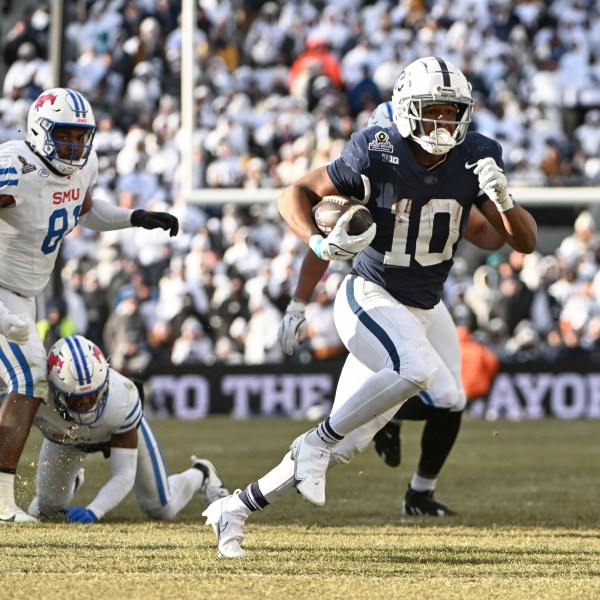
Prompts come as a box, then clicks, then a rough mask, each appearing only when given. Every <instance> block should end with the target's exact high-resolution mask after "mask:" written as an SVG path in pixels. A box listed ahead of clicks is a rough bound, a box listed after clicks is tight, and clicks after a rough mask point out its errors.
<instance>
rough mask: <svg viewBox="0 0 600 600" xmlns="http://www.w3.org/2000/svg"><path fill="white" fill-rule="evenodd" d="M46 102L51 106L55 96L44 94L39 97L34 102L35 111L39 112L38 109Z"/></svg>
mask: <svg viewBox="0 0 600 600" xmlns="http://www.w3.org/2000/svg"><path fill="white" fill-rule="evenodd" d="M46 102H50V104H52V105H53V104H54V102H56V96H55V95H54V94H44V95H43V96H40V97H39V98H38V99H37V100H36V101H35V106H34V108H35V110H39V109H40V108H42V106H44V104H45V103H46Z"/></svg>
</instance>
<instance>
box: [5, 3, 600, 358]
mask: <svg viewBox="0 0 600 600" xmlns="http://www.w3.org/2000/svg"><path fill="white" fill-rule="evenodd" d="M513 4H514V5H511V4H510V3H507V2H492V3H486V2H477V3H476V5H477V10H474V8H473V7H474V6H475V5H474V4H473V3H472V2H471V3H469V2H468V1H465V2H447V0H434V1H433V2H430V3H423V2H398V3H393V2H392V3H390V2H385V1H377V2H366V1H364V0H360V1H357V2H348V1H347V0H335V1H332V0H328V1H326V2H322V3H316V4H315V3H313V2H309V1H308V0H294V1H290V2H277V3H275V2H255V3H236V2H231V1H224V2H215V1H210V2H204V1H203V2H200V3H197V4H196V6H195V10H196V25H197V30H196V38H195V42H194V49H193V50H194V72H193V73H192V75H191V77H192V78H193V81H192V85H193V102H194V111H195V112H194V115H193V119H194V123H195V126H196V130H195V132H194V134H193V137H192V142H191V144H189V143H188V139H187V136H186V135H185V132H184V131H183V129H182V124H181V117H182V115H181V106H180V101H179V94H180V77H181V58H182V57H181V48H180V45H181V35H182V32H181V27H180V14H179V13H180V9H181V3H180V2H168V1H166V0H156V1H154V0H148V1H146V0H144V1H143V2H105V1H104V0H90V1H88V2H84V3H71V4H68V3H67V5H65V9H66V11H67V19H66V30H65V44H64V48H63V53H64V58H65V77H66V80H67V82H68V85H70V86H73V87H75V88H76V89H81V90H89V95H90V96H91V97H92V98H94V99H95V105H96V106H97V107H98V108H97V110H96V113H97V115H96V116H97V119H98V131H97V133H96V137H95V141H94V146H95V149H96V151H97V154H98V158H99V162H100V165H101V175H100V176H99V180H98V182H97V185H96V187H95V190H94V194H95V195H98V196H100V197H102V198H103V199H105V200H107V201H109V202H111V203H115V204H119V205H120V206H124V207H129V208H150V207H158V206H165V205H167V204H168V205H169V206H170V207H171V208H172V210H173V212H175V213H177V215H178V216H179V218H180V222H181V224H182V230H181V233H180V235H179V236H178V237H177V238H174V239H173V240H170V241H169V242H167V243H164V242H160V243H159V242H158V239H157V238H156V236H152V235H151V234H150V235H145V234H144V233H142V232H133V231H132V230H123V231H121V232H115V233H111V234H110V235H103V236H102V238H99V237H98V236H96V235H94V234H93V233H90V232H87V233H82V232H80V231H78V230H76V232H75V233H74V234H72V235H70V236H69V237H68V238H67V239H66V241H65V243H64V244H63V248H62V253H63V258H64V260H65V264H66V265H67V268H66V269H65V271H64V273H63V277H62V281H61V283H62V284H63V285H64V286H65V288H66V291H65V298H67V299H68V301H69V308H68V314H69V316H71V317H72V318H74V319H75V320H76V322H77V327H78V329H80V328H81V327H84V326H85V323H86V321H87V326H86V327H87V332H85V334H86V336H87V337H89V338H91V339H92V340H94V341H96V343H98V344H100V345H101V346H102V331H103V329H104V326H105V324H106V322H107V318H108V314H109V312H110V311H111V310H113V307H114V306H115V302H116V304H117V305H121V302H120V294H119V291H120V290H122V288H123V287H124V286H125V289H129V286H133V287H134V288H135V289H136V294H137V295H139V299H138V300H137V302H138V310H137V312H138V313H139V314H138V316H141V317H142V320H143V322H144V324H145V325H146V326H148V325H150V326H151V325H152V324H153V323H155V322H165V323H167V324H168V325H169V326H171V327H172V328H173V330H174V335H177V334H178V333H179V327H180V326H181V323H182V322H183V321H184V320H185V319H186V318H187V317H189V316H193V317H195V318H196V319H198V320H199V321H200V322H201V323H202V324H203V328H204V330H205V332H206V334H208V335H209V336H210V337H211V339H213V338H214V340H215V342H216V344H215V354H216V356H217V358H216V360H217V361H221V360H222V361H223V362H228V363H229V364H237V362H238V361H240V360H244V359H241V358H240V357H241V356H242V355H243V354H246V355H247V356H248V357H251V358H249V359H248V360H252V361H258V360H263V359H264V358H263V357H264V356H268V358H267V360H277V356H276V354H277V353H276V352H275V351H273V352H271V350H273V349H271V348H267V349H265V347H264V344H263V342H264V340H262V339H260V337H259V335H258V334H257V333H256V332H257V331H258V327H259V326H258V325H257V323H259V324H260V323H262V324H263V325H264V326H265V327H266V328H267V330H268V324H269V323H270V322H271V318H272V315H273V314H275V313H277V311H278V310H280V309H281V308H282V307H284V306H285V305H286V304H287V299H288V298H289V289H290V282H293V281H294V280H295V278H296V277H297V272H298V267H299V260H298V257H299V254H300V255H301V252H300V251H299V250H300V248H301V247H302V244H301V243H300V242H299V240H297V239H296V238H295V236H293V235H292V236H290V235H289V230H288V228H287V227H284V226H283V225H282V223H281V220H280V218H279V216H278V214H277V212H276V211H272V210H270V208H272V207H267V206H266V205H264V204H258V205H256V206H255V207H253V208H251V209H247V208H246V207H244V206H239V205H235V204H225V205H217V204H210V205H206V206H202V207H199V206H197V205H194V204H192V203H190V202H188V201H187V199H186V198H185V197H184V193H183V192H182V173H180V163H181V154H182V153H190V154H191V160H192V162H193V174H192V176H193V183H194V186H196V187H211V186H216V187H221V188H236V187H238V186H240V187H245V188H247V189H250V190H260V189H265V188H275V187H282V186H285V185H286V184H288V183H290V182H291V181H293V180H294V179H296V178H297V177H298V176H299V175H300V174H302V173H304V172H306V171H307V170H308V169H310V168H312V167H314V166H320V165H325V164H327V163H328V162H329V161H330V160H331V158H332V157H333V156H336V155H337V154H339V151H340V149H341V146H342V145H343V139H345V138H347V137H348V136H349V134H350V132H351V131H353V130H355V129H357V128H358V127H361V126H364V125H365V123H366V119H367V118H368V114H367V113H368V109H367V106H368V105H369V104H370V102H371V101H373V98H375V97H376V94H377V92H379V93H380V94H381V97H390V95H391V92H392V87H393V85H394V82H395V80H396V79H397V77H398V75H399V73H400V72H401V70H402V69H403V67H404V66H405V64H407V63H408V62H410V61H412V60H413V59H414V58H416V57H417V56H419V55H424V54H433V55H439V56H449V57H450V58H451V59H452V60H454V61H455V62H457V63H458V64H459V65H460V66H461V68H462V69H463V71H464V72H465V73H466V74H467V76H468V78H469V80H470V81H471V83H472V85H473V88H474V94H473V96H474V101H475V103H476V109H475V115H474V116H475V119H474V122H473V124H472V126H473V127H474V128H475V129H477V130H478V131H481V132H482V133H484V134H487V135H490V136H492V137H496V138H497V139H498V140H499V141H500V142H501V144H502V146H503V155H504V158H505V170H506V171H507V173H509V175H510V178H511V180H512V181H513V182H515V184H516V183H517V182H518V184H519V185H563V184H568V185H571V184H577V185H579V184H584V185H595V184H596V183H598V181H599V180H600V175H599V173H600V149H599V144H600V112H599V110H598V107H599V106H600V60H599V57H600V43H599V42H598V41H597V40H598V39H600V38H599V36H598V33H599V32H600V12H599V11H598V10H597V8H596V7H591V5H589V6H588V5H587V4H585V3H582V2H579V0H565V1H562V0H561V1H559V0H551V1H550V2H547V3H539V2H538V3H536V2H533V3H532V2H521V3H516V4H515V3H513ZM588 4H589V3H588ZM2 18H3V23H4V15H3V16H2ZM7 19H11V20H12V21H11V22H14V23H15V25H14V26H13V27H12V28H11V29H10V31H9V33H8V35H6V36H5V39H3V40H2V55H3V57H4V65H3V69H1V70H2V71H3V72H4V73H6V74H7V76H6V77H5V81H4V85H5V87H10V88H11V90H12V89H13V88H14V89H17V88H24V91H23V90H21V91H18V92H14V93H13V92H10V93H9V94H7V93H6V91H5V94H4V95H3V98H2V99H1V100H0V142H1V141H2V140H3V139H12V138H13V137H14V135H15V131H16V132H17V133H18V132H22V131H24V122H25V119H26V110H27V108H28V102H27V101H25V100H24V99H23V97H22V95H23V94H25V95H26V94H27V93H29V92H28V91H27V89H28V87H29V88H34V87H35V86H41V87H50V85H49V84H46V83H44V84H43V85H42V84H41V83H40V81H42V80H43V81H45V79H44V78H46V77H47V76H48V73H49V70H48V63H47V54H46V52H47V48H48V36H49V24H50V13H49V4H48V3H46V2H44V3H38V5H37V6H35V7H31V4H30V3H29V4H27V6H25V5H22V6H21V5H18V4H16V3H12V5H11V11H10V13H9V14H8V15H7ZM7 22H8V21H7ZM32 47H33V48H34V50H35V52H34V53H32ZM18 54H20V56H18ZM40 61H41V62H40ZM17 63H18V64H17ZM35 65H38V67H39V68H38V67H35ZM9 70H10V75H9V74H8V72H9ZM32 71H35V75H34V76H33V78H32V76H31V73H32ZM19 78H20V79H21V80H22V81H23V82H24V83H17V84H15V83H14V81H15V79H16V80H19ZM11 82H12V83H11ZM15 86H16V87H15ZM595 225H596V224H595V219H594V214H592V213H591V212H588V211H584V212H582V213H581V215H580V217H579V218H578V219H577V221H576V224H575V227H574V230H573V233H572V235H570V236H568V237H567V238H566V239H565V240H564V241H563V242H562V243H561V244H560V248H559V249H558V250H557V251H556V253H555V254H549V255H547V256H538V255H536V256H532V257H531V259H530V261H529V259H528V264H525V262H524V263H523V264H522V265H521V266H519V265H518V264H517V265H515V264H514V260H516V259H515V257H513V256H511V255H509V256H508V258H507V259H506V260H505V258H504V257H503V256H502V255H491V256H490V258H489V259H488V260H486V261H485V263H484V264H482V265H480V264H478V261H476V260H473V261H470V265H469V267H470V270H469V271H468V272H465V269H463V271H462V272H461V268H462V267H463V266H464V265H461V263H460V260H457V261H456V264H455V269H454V270H453V271H456V273H454V272H453V273H452V274H451V278H450V279H449V280H448V283H447V286H446V288H445V294H446V296H447V299H448V301H449V305H450V306H452V307H453V312H454V316H455V318H456V319H457V321H460V322H461V323H463V322H464V323H466V324H468V325H469V326H471V327H474V326H477V327H478V328H479V329H478V330H477V331H475V330H474V331H473V334H474V335H475V336H476V339H477V340H480V341H485V342H486V343H489V344H491V345H492V346H493V347H494V348H495V349H496V351H497V352H498V353H500V352H501V351H504V342H506V340H507V337H508V335H509V332H508V331H506V328H507V326H508V327H510V329H511V330H514V336H513V338H517V337H519V336H518V335H517V333H518V332H517V330H518V327H519V326H518V324H517V323H518V322H520V321H522V320H523V319H524V318H525V319H526V320H527V321H530V323H531V324H532V329H534V330H535V331H536V332H537V334H538V336H539V340H538V343H539V345H540V348H542V349H543V348H544V347H545V346H546V345H548V346H550V349H549V350H548V352H549V353H550V354H552V353H553V352H554V353H555V355H557V356H558V355H560V356H574V355H575V354H576V353H577V352H579V351H580V350H581V349H582V348H590V349H591V348H595V346H596V341H595V340H596V337H597V336H596V335H595V324H596V321H597V317H596V314H595V310H596V309H595V304H596V303H598V302H600V274H599V270H598V264H599V263H600V247H599V244H598V240H597V235H596V231H595ZM225 257H226V258H225ZM497 259H499V260H497ZM178 262H179V263H183V267H180V266H177V267H176V265H177V264H178ZM171 267H173V270H171ZM175 267H176V268H175ZM337 267H338V265H331V267H330V269H336V268H337ZM471 270H472V271H474V273H473V283H471V275H472V274H471ZM173 271H175V272H173ZM249 302H250V303H251V305H252V315H251V314H250V310H249ZM122 310H123V307H122V306H120V307H119V308H118V312H121V311H122ZM500 315H502V318H503V319H505V320H506V323H502V327H500V326H499V324H500V323H501V321H499V320H498V318H499V316H500ZM273 320H274V319H273ZM209 323H210V325H209ZM519 331H521V335H520V342H523V341H526V338H527V337H528V331H527V328H525V331H526V333H522V330H519ZM155 333H156V335H154V334H152V335H151V337H152V338H154V337H158V338H160V339H162V340H163V341H162V342H159V344H158V349H157V350H156V351H158V352H163V351H164V349H165V348H164V345H165V344H170V345H172V342H173V335H170V336H167V335H166V334H164V332H163V335H162V336H161V335H159V332H155ZM144 335H145V334H144ZM149 335H150V334H149ZM529 337H531V336H529ZM131 338H132V339H130V340H129V341H128V344H129V348H128V349H127V350H126V351H125V352H124V353H122V354H123V356H128V357H129V358H128V362H127V365H129V366H127V368H131V365H132V364H134V363H135V362H136V360H137V363H138V365H139V364H143V362H144V360H146V358H144V357H145V354H146V352H149V353H150V354H151V355H152V352H154V351H151V350H148V349H147V348H145V347H144V344H145V343H146V339H137V338H135V337H134V336H133V335H132V336H131ZM137 342H139V344H141V346H139V345H138V347H136V348H133V345H135V344H136V343H137ZM520 342H518V343H517V341H515V339H513V340H512V342H511V343H510V344H508V352H509V353H510V351H512V350H513V349H515V348H519V349H520V350H518V351H519V352H520V354H519V356H520V358H523V356H528V355H529V353H530V352H529V350H528V351H527V352H523V351H522V350H523V348H522V345H521V344H520ZM153 343H154V342H153ZM254 344H257V348H258V349H257V350H255V349H254V348H253V347H252V346H253V345H254ZM249 346H250V347H249ZM590 352H591V350H590ZM136 357H137V359H136ZM124 364H125V363H124Z"/></svg>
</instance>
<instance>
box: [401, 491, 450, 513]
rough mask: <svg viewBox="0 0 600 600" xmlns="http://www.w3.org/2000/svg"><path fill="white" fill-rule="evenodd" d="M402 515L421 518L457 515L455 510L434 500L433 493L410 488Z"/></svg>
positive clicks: (405, 497) (403, 502) (405, 498)
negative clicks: (422, 516) (424, 516)
mask: <svg viewBox="0 0 600 600" xmlns="http://www.w3.org/2000/svg"><path fill="white" fill-rule="evenodd" d="M402 514H403V515H412V516H421V515H429V516H432V517H447V516H450V515H455V514H456V513H455V512H454V511H453V510H450V509H449V508H448V507H447V506H444V505H443V504H441V503H440V502H437V501H436V500H434V499H433V491H431V490H430V491H428V492H417V491H416V490H413V489H412V488H411V487H410V484H409V486H408V491H407V492H406V495H405V496H404V500H403V501H402Z"/></svg>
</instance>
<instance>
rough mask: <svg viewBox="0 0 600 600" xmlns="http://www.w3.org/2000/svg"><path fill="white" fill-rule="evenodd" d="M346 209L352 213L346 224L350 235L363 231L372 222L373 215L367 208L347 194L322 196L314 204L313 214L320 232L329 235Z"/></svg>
mask: <svg viewBox="0 0 600 600" xmlns="http://www.w3.org/2000/svg"><path fill="white" fill-rule="evenodd" d="M348 211H351V212H352V213H353V215H352V219H351V220H350V223H349V225H348V233H349V234H350V235H358V234H360V233H364V232H365V231H366V230H367V229H368V228H369V227H370V226H371V224H372V223H373V216H372V215H371V213H370V211H369V209H368V208H367V207H366V206H364V205H363V204H361V203H360V202H358V201H357V200H353V199H352V198H349V197H348V196H324V197H323V199H322V200H321V201H320V202H319V203H318V204H316V205H315V206H314V208H313V215H314V217H315V223H316V224H317V227H318V228H319V229H320V230H321V233H323V235H329V234H330V233H331V230H332V229H333V228H334V227H335V224H336V223H337V222H338V219H339V218H340V217H341V216H342V215H343V214H344V213H346V212H348Z"/></svg>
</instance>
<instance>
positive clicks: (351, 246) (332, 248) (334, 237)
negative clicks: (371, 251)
mask: <svg viewBox="0 0 600 600" xmlns="http://www.w3.org/2000/svg"><path fill="white" fill-rule="evenodd" d="M351 219H352V213H351V212H350V211H348V212H347V213H345V214H343V215H342V216H341V217H340V219H339V221H338V222H337V223H336V224H335V227H334V228H333V229H332V230H331V233H330V234H329V235H328V236H327V237H326V238H323V236H321V235H318V234H315V235H313V236H311V238H310V239H309V240H308V245H309V246H310V247H311V249H312V251H313V252H314V253H315V254H316V255H317V256H318V257H319V258H322V259H323V260H347V259H349V258H353V257H354V256H356V255H357V254H358V253H359V252H360V251H361V250H362V249H363V248H366V247H367V246H368V245H369V244H370V243H371V242H372V241H373V238H374V237H375V233H376V231H377V226H376V225H375V223H373V224H372V225H371V226H370V227H369V229H367V230H366V231H365V232H363V233H360V234H359V235H350V234H349V233H348V231H346V228H347V226H348V223H349V222H350V220H351Z"/></svg>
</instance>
